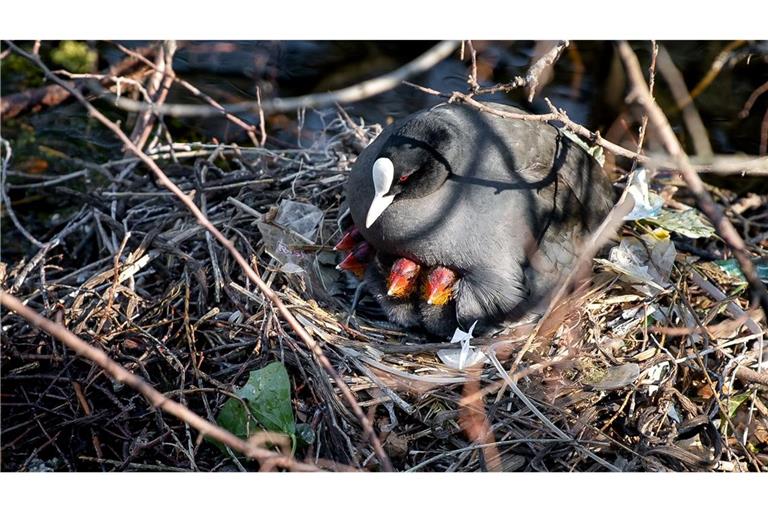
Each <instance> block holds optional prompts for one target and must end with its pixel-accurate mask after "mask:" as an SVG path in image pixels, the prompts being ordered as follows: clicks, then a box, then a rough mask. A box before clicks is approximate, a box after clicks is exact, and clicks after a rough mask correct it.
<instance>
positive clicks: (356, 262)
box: [336, 242, 376, 279]
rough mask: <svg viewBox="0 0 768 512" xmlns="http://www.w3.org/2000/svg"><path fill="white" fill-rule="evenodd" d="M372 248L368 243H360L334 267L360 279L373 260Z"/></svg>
mask: <svg viewBox="0 0 768 512" xmlns="http://www.w3.org/2000/svg"><path fill="white" fill-rule="evenodd" d="M375 252H376V251H375V250H374V249H373V247H371V246H370V244H368V242H360V243H359V244H357V245H356V246H355V248H354V249H353V250H352V252H350V253H349V254H347V257H346V258H344V259H343V260H341V263H339V264H338V265H336V268H337V269H339V270H348V271H350V272H352V273H353V274H355V275H356V276H357V277H358V279H362V278H363V275H364V274H365V268H366V267H367V266H368V263H369V262H370V261H371V258H373V255H374V254H375Z"/></svg>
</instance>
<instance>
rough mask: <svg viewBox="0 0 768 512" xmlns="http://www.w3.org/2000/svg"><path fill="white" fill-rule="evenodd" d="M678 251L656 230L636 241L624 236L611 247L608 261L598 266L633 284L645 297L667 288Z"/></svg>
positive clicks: (667, 237)
mask: <svg viewBox="0 0 768 512" xmlns="http://www.w3.org/2000/svg"><path fill="white" fill-rule="evenodd" d="M676 256H677V251H676V250H675V244H674V243H673V242H672V240H670V238H669V233H667V232H666V231H664V230H662V229H657V230H655V231H654V234H648V235H643V236H641V237H640V239H639V240H638V239H637V238H634V237H624V238H622V239H621V242H620V243H619V245H618V246H616V247H613V248H612V249H611V252H610V253H609V255H608V259H607V260H605V259H598V260H597V261H599V262H600V263H602V264H603V265H605V266H606V267H608V268H609V269H610V270H612V271H614V272H615V273H617V274H619V276H620V278H621V279H622V280H623V281H626V282H629V283H633V284H635V285H636V286H635V288H636V289H638V290H639V291H641V292H643V293H644V294H646V295H648V296H655V295H657V294H658V293H659V292H660V291H662V290H664V289H665V288H666V287H668V286H669V285H670V281H669V276H670V274H671V272H672V266H673V265H674V263H675V257H676Z"/></svg>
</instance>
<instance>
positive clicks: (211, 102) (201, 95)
mask: <svg viewBox="0 0 768 512" xmlns="http://www.w3.org/2000/svg"><path fill="white" fill-rule="evenodd" d="M116 46H117V47H118V48H119V49H120V51H122V52H124V53H126V54H128V55H131V56H134V57H136V58H137V59H139V60H141V61H142V62H143V63H144V64H146V65H147V66H149V67H151V68H153V69H155V70H157V69H158V68H157V66H155V64H154V63H152V61H150V60H149V59H145V58H144V57H142V56H141V55H140V54H137V53H136V52H134V51H133V50H131V49H129V48H126V47H125V46H123V45H121V44H116ZM172 79H173V81H174V82H176V83H177V84H179V85H181V86H182V87H184V88H185V89H186V90H188V91H189V92H190V93H192V95H194V96H196V97H198V98H200V99H202V100H203V101H205V102H206V103H208V104H209V105H211V106H212V107H213V108H215V109H217V110H218V111H219V112H220V113H221V114H223V115H224V117H226V118H227V119H228V120H230V121H231V122H233V123H235V124H236V125H237V126H239V127H240V128H242V129H243V130H245V132H246V133H247V134H248V137H249V138H250V139H251V142H253V144H254V145H255V146H258V145H261V146H263V145H264V141H265V140H266V137H267V133H266V130H265V129H264V114H263V112H261V111H260V112H259V114H260V116H259V120H260V129H261V140H260V141H258V140H257V139H256V135H255V134H256V127H255V126H253V125H252V124H250V123H247V122H246V121H244V120H242V119H241V118H239V117H237V116H235V115H233V114H232V113H230V112H229V111H227V109H226V108H225V107H224V106H222V105H221V104H220V103H219V102H218V101H216V100H214V99H213V98H211V97H210V96H208V95H207V94H205V93H204V92H203V91H201V90H200V89H198V88H197V87H195V86H194V85H192V84H191V83H189V82H188V81H186V80H184V79H183V78H179V77H178V76H176V75H175V74H174V75H172ZM256 102H257V103H261V93H260V92H259V89H258V88H257V89H256ZM259 142H260V143H259Z"/></svg>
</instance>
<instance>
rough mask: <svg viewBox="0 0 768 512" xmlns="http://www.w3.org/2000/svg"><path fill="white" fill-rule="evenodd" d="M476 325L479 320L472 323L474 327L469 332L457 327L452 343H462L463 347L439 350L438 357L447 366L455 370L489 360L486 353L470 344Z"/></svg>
mask: <svg viewBox="0 0 768 512" xmlns="http://www.w3.org/2000/svg"><path fill="white" fill-rule="evenodd" d="M475 325H477V321H475V323H473V324H472V327H470V328H469V331H468V332H464V331H462V330H461V329H458V328H457V329H456V331H455V332H454V333H453V338H451V343H460V344H461V348H456V349H443V350H439V351H438V352H437V357H439V358H440V360H441V361H442V362H443V364H444V365H445V366H447V367H449V368H453V369H455V370H463V369H464V368H469V367H471V366H474V365H476V364H477V363H480V362H487V361H488V358H487V357H485V354H483V353H482V352H481V351H480V350H478V349H477V348H475V347H473V346H472V345H471V344H470V343H471V341H472V331H474V330H475Z"/></svg>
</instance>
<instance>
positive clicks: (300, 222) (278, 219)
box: [257, 200, 323, 274]
mask: <svg viewBox="0 0 768 512" xmlns="http://www.w3.org/2000/svg"><path fill="white" fill-rule="evenodd" d="M322 221H323V211H322V210H320V208H318V207H317V206H315V205H312V204H306V203H298V202H296V201H290V200H284V201H282V202H281V203H280V205H279V206H278V209H277V214H276V215H275V219H274V221H272V222H261V221H260V222H258V224H257V225H258V228H259V231H260V232H261V236H262V238H263V239H264V248H265V250H266V251H267V253H268V254H269V255H270V256H272V257H273V258H275V259H276V260H277V261H278V262H280V264H281V267H280V270H281V271H282V272H284V273H286V274H298V273H301V272H305V271H306V270H307V269H308V268H309V266H310V265H311V264H312V256H313V254H312V253H308V252H307V251H306V250H301V249H298V248H300V247H302V246H307V245H314V243H315V239H316V237H317V233H318V230H319V228H320V224H321V223H322Z"/></svg>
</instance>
